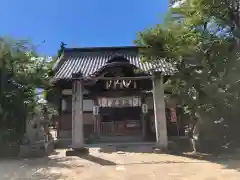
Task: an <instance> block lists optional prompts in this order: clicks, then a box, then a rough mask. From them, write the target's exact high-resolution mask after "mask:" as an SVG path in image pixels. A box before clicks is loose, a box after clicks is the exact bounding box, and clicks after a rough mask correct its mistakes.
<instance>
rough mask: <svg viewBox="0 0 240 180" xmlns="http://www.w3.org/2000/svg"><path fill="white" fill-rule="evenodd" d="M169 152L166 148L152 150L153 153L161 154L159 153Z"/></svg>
mask: <svg viewBox="0 0 240 180" xmlns="http://www.w3.org/2000/svg"><path fill="white" fill-rule="evenodd" d="M168 152H169V150H168V149H167V148H153V153H156V154H161V153H168Z"/></svg>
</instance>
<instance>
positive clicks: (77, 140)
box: [72, 79, 84, 149]
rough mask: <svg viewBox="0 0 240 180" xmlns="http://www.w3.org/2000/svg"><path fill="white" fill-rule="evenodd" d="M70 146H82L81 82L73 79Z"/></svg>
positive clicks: (77, 147) (74, 147) (78, 147)
mask: <svg viewBox="0 0 240 180" xmlns="http://www.w3.org/2000/svg"><path fill="white" fill-rule="evenodd" d="M72 148H73V149H82V148H84V134H83V83H82V80H78V79H77V80H73V93H72Z"/></svg>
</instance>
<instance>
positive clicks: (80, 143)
mask: <svg viewBox="0 0 240 180" xmlns="http://www.w3.org/2000/svg"><path fill="white" fill-rule="evenodd" d="M73 77H74V78H76V79H73V87H72V149H73V150H69V151H66V156H75V155H77V156H78V155H82V154H85V153H88V149H86V148H84V133H83V88H84V87H83V80H82V79H80V78H79V79H77V78H78V76H76V75H74V76H73Z"/></svg>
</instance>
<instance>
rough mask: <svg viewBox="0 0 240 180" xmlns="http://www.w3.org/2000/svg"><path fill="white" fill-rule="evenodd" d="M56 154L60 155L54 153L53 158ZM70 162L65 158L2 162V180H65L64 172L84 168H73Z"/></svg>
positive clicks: (0, 162)
mask: <svg viewBox="0 0 240 180" xmlns="http://www.w3.org/2000/svg"><path fill="white" fill-rule="evenodd" d="M54 154H55V155H57V154H58V153H57V152H55V153H53V156H54ZM69 162H71V158H68V157H64V156H55V157H54V158H52V157H51V156H50V157H42V158H28V159H11V160H6V159H5V160H1V161H0V174H1V178H0V179H1V180H9V179H13V180H15V179H24V180H25V179H26V180H28V179H51V180H57V179H65V178H66V176H65V175H64V174H63V173H61V171H62V170H65V171H66V170H67V171H68V170H71V169H72V170H73V169H74V168H76V167H84V166H83V165H82V164H78V165H75V166H73V165H71V164H70V163H69Z"/></svg>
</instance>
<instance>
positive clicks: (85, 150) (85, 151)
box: [66, 148, 89, 156]
mask: <svg viewBox="0 0 240 180" xmlns="http://www.w3.org/2000/svg"><path fill="white" fill-rule="evenodd" d="M88 154H89V149H88V148H79V149H71V150H68V151H66V156H83V155H88Z"/></svg>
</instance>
